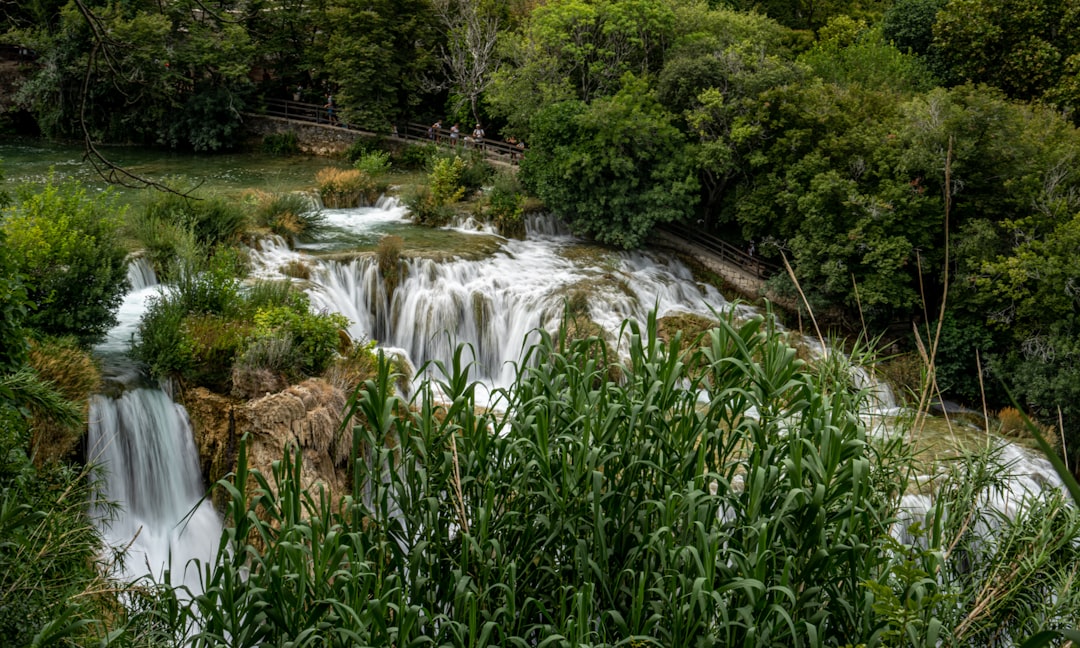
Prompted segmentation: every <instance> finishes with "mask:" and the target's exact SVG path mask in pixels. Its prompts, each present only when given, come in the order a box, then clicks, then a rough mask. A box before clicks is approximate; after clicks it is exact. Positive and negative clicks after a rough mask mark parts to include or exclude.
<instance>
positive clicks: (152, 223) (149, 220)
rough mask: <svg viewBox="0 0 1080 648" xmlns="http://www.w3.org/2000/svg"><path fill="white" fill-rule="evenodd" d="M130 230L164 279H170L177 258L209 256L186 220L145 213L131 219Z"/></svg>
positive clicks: (156, 271)
mask: <svg viewBox="0 0 1080 648" xmlns="http://www.w3.org/2000/svg"><path fill="white" fill-rule="evenodd" d="M127 231H128V235H129V236H130V237H131V238H133V239H135V241H136V242H137V243H138V245H139V246H140V247H141V248H142V250H143V255H144V256H145V257H146V259H147V261H149V262H150V265H151V267H153V268H154V272H155V273H157V275H158V277H159V278H160V279H162V280H165V279H168V278H169V271H170V270H172V269H173V268H174V267H175V265H176V260H177V259H197V258H199V257H200V256H203V255H205V251H204V250H202V249H201V248H200V246H199V243H198V241H197V240H196V238H195V231H194V230H193V229H192V228H191V227H189V226H188V225H186V224H184V223H180V222H176V221H173V220H169V219H167V218H161V217H159V216H148V215H147V214H146V213H145V212H143V213H141V214H140V215H139V216H136V217H133V218H130V219H128V223H127Z"/></svg>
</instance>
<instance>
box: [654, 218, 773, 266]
mask: <svg viewBox="0 0 1080 648" xmlns="http://www.w3.org/2000/svg"><path fill="white" fill-rule="evenodd" d="M658 227H659V228H660V229H661V230H663V231H665V232H667V233H669V234H672V235H674V236H676V237H678V238H681V239H683V240H685V241H687V242H688V243H692V244H694V245H697V246H698V247H701V248H704V249H706V250H708V251H709V252H711V253H712V254H714V255H716V256H717V257H719V258H720V260H721V261H725V262H727V263H730V264H732V265H734V266H737V267H739V268H741V269H742V270H744V271H746V272H749V273H751V274H753V275H754V276H755V277H757V278H758V279H768V278H769V277H771V276H773V275H775V274H777V273H778V272H780V266H778V265H776V264H775V263H769V262H768V261H765V260H763V259H761V258H759V257H756V256H754V255H752V254H750V253H748V252H745V251H743V250H741V249H739V248H738V247H735V246H734V245H732V244H731V243H728V242H727V241H725V240H723V239H720V238H717V237H716V236H713V235H712V234H709V233H708V232H703V231H701V230H696V229H691V228H689V227H687V226H686V225H685V224H683V223H664V224H662V225H659V226H658Z"/></svg>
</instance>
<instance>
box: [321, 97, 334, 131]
mask: <svg viewBox="0 0 1080 648" xmlns="http://www.w3.org/2000/svg"><path fill="white" fill-rule="evenodd" d="M323 108H326V121H327V122H328V123H330V124H333V123H336V122H337V118H336V117H334V95H332V94H330V93H327V94H326V105H325V106H323Z"/></svg>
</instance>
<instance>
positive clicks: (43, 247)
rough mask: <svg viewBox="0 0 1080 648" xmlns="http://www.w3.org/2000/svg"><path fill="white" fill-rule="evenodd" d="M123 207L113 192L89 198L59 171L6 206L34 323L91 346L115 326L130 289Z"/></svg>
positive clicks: (11, 245) (3, 214)
mask: <svg viewBox="0 0 1080 648" xmlns="http://www.w3.org/2000/svg"><path fill="white" fill-rule="evenodd" d="M123 213H124V208H123V207H121V206H120V205H119V204H118V203H117V202H116V199H115V195H114V194H113V193H112V192H111V191H105V192H104V193H102V194H97V195H94V196H90V195H88V194H87V192H86V190H85V189H84V188H83V187H82V186H81V185H79V184H78V183H77V182H74V181H64V182H57V181H56V180H55V179H54V178H53V177H52V176H50V177H49V179H48V181H47V182H46V184H45V186H44V187H42V188H40V189H39V190H38V191H37V192H36V193H32V192H30V191H24V192H22V194H21V195H20V197H19V199H18V200H17V201H16V202H15V204H13V205H11V206H9V207H7V208H5V209H4V210H3V211H0V229H2V230H3V232H4V234H5V235H6V238H7V241H6V246H7V252H8V253H10V258H11V259H12V261H13V262H14V267H13V268H12V269H13V270H14V272H15V273H16V274H18V275H21V276H22V280H23V286H24V287H25V289H26V298H27V300H28V302H29V303H32V304H33V308H32V309H30V310H29V312H28V313H27V316H26V320H25V321H26V325H27V326H29V327H30V328H33V329H36V330H38V331H40V332H42V333H44V334H46V335H51V336H54V337H66V336H72V337H74V338H75V339H77V340H78V341H79V343H80V344H82V345H89V344H92V343H94V342H97V341H98V340H100V339H101V338H102V337H103V336H104V335H105V332H106V331H108V330H109V329H110V328H112V326H114V325H115V324H116V309H117V308H119V306H120V303H121V302H122V301H123V298H124V293H125V292H126V291H127V289H128V282H127V250H125V249H124V246H123V245H122V243H121V241H120V225H121V222H122V220H121V219H122V216H123ZM9 290H10V289H9Z"/></svg>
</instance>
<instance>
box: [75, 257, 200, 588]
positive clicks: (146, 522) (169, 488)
mask: <svg viewBox="0 0 1080 648" xmlns="http://www.w3.org/2000/svg"><path fill="white" fill-rule="evenodd" d="M128 280H129V282H130V283H131V285H132V290H131V292H129V293H128V294H127V295H126V296H125V298H124V302H123V304H122V305H121V307H120V310H119V312H118V314H117V317H118V320H119V322H118V324H117V325H116V326H115V327H114V328H113V329H112V330H111V331H109V333H108V335H107V336H106V339H105V341H104V342H103V343H101V344H100V345H98V346H97V347H95V349H94V351H95V353H96V354H97V355H98V356H99V357H100V358H102V360H103V362H102V368H103V371H104V373H105V377H106V379H107V380H108V381H109V382H111V383H114V384H119V385H120V386H121V387H122V389H123V391H122V392H121V393H120V395H119V396H116V397H112V396H106V395H103V394H98V395H95V396H93V397H92V398H91V401H90V416H89V422H90V425H89V434H88V438H87V442H88V444H87V445H88V450H87V459H88V460H89V461H90V462H92V463H94V464H96V465H98V466H100V467H101V468H102V470H103V476H102V478H101V480H100V481H99V482H98V488H97V501H98V502H99V504H98V505H96V506H95V510H96V513H97V514H98V516H99V520H100V524H101V528H102V535H103V536H104V537H105V539H106V542H107V543H108V545H109V546H110V547H113V548H116V549H123V548H125V547H126V548H128V550H127V553H126V557H125V559H124V561H123V567H122V569H117V570H116V573H115V574H113V575H114V576H116V577H119V578H123V579H125V580H130V579H134V578H138V577H140V576H144V575H151V576H153V577H154V578H157V579H159V580H160V579H161V577H162V576H163V575H164V571H165V570H166V569H167V570H170V571H171V573H172V582H173V583H174V584H179V583H183V584H185V585H187V586H188V587H189V589H191V590H192V591H193V592H196V593H197V592H198V591H200V589H201V588H200V587H199V579H198V576H199V570H198V569H197V568H194V567H193V566H189V564H188V563H189V561H190V560H191V559H194V558H197V559H199V560H200V561H202V562H203V563H205V562H207V561H208V560H210V559H212V558H213V555H214V552H215V551H216V549H217V543H218V540H219V538H220V536H221V520H220V518H219V517H218V514H217V513H216V512H215V511H214V509H213V507H212V506H211V504H210V503H209V502H208V501H203V500H202V496H203V493H204V491H205V489H204V488H203V484H202V477H201V473H200V471H199V464H198V456H199V455H198V450H197V449H196V448H195V442H194V440H193V438H192V429H191V423H190V421H189V420H188V417H187V413H186V411H185V410H184V408H183V407H182V406H180V405H178V404H176V403H174V402H172V400H171V399H170V398H169V397H168V395H166V394H165V392H164V391H162V390H160V389H148V388H146V387H141V386H139V383H140V382H141V380H142V378H141V376H140V375H139V371H138V369H137V367H136V366H135V364H134V363H133V362H132V361H131V360H130V359H128V358H127V357H126V351H127V349H128V348H129V347H130V343H131V339H132V336H133V335H134V334H135V332H136V331H137V328H138V322H139V319H140V318H141V317H142V315H143V313H145V312H146V307H147V304H148V303H149V299H150V298H151V297H153V296H154V295H156V294H158V291H159V289H160V287H159V286H157V280H156V277H155V276H154V274H153V270H152V269H151V268H150V267H149V265H148V264H146V263H145V261H143V260H141V259H136V260H135V261H133V262H132V264H131V265H130V266H129V268H128ZM112 505H115V508H113V507H112ZM189 514H190V515H189Z"/></svg>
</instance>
